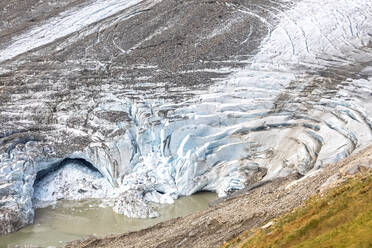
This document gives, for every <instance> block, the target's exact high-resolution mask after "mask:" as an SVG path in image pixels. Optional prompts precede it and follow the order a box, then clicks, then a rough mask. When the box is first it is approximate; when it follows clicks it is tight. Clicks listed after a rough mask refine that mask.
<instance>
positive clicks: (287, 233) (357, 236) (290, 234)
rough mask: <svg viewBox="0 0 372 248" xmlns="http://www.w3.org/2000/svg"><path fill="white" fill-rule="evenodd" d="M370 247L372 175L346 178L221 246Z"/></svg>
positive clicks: (371, 233)
mask: <svg viewBox="0 0 372 248" xmlns="http://www.w3.org/2000/svg"><path fill="white" fill-rule="evenodd" d="M223 247H224V248H227V247H244V248H250V247H252V248H253V247H254V248H261V247H271V248H274V247H283V248H284V247H285V248H288V247H301V248H305V247H316V248H318V247H337V248H338V247H348V248H349V247H358V248H359V247H361V248H362V247H366V248H367V247H369V248H371V247H372V176H371V174H369V175H368V176H364V177H358V178H354V179H349V180H348V181H347V182H344V183H343V184H342V185H340V186H338V187H336V188H334V189H332V190H330V191H329V192H328V193H327V194H325V195H324V196H321V195H316V196H314V197H312V198H311V199H309V200H308V201H307V202H306V204H305V205H304V206H303V207H299V208H297V209H295V210H294V211H292V212H291V213H289V214H286V215H285V216H283V217H280V218H278V219H277V220H275V224H273V225H272V226H271V227H269V228H267V229H261V228H260V229H259V230H255V231H253V232H246V233H243V234H242V235H240V236H239V237H237V238H235V239H234V240H232V241H230V242H229V243H227V244H225V245H224V246H223Z"/></svg>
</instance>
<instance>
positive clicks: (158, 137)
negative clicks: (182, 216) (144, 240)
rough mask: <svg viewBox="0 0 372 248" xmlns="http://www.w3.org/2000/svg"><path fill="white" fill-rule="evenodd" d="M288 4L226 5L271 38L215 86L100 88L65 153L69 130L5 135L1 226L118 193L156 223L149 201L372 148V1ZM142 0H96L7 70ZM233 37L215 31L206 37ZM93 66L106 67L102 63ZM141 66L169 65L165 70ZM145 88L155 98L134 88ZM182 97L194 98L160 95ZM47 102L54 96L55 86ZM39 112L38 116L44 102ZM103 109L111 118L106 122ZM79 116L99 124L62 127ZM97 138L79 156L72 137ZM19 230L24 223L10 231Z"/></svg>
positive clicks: (9, 53) (233, 186)
mask: <svg viewBox="0 0 372 248" xmlns="http://www.w3.org/2000/svg"><path fill="white" fill-rule="evenodd" d="M158 2H161V1H149V3H148V5H146V6H152V5H155V4H156V3H158ZM282 2H283V4H285V5H286V6H287V9H285V10H284V11H281V10H275V6H271V5H268V6H264V7H265V8H269V9H270V8H272V9H273V10H272V11H274V12H275V13H279V14H278V16H275V17H273V16H268V17H263V16H260V15H259V11H254V8H253V7H252V8H250V5H249V4H248V5H247V6H243V5H238V4H234V3H229V2H228V1H227V2H223V3H222V4H224V5H225V6H226V8H234V9H235V10H236V11H237V13H239V15H243V16H248V17H249V18H255V19H256V20H257V21H258V22H260V23H261V25H263V26H264V27H266V30H265V32H266V33H265V34H266V35H265V37H263V39H262V41H261V43H260V45H259V46H258V47H257V51H256V52H255V53H254V54H253V55H252V56H248V57H247V58H244V59H242V60H240V61H239V62H240V63H243V64H244V66H243V67H240V68H233V67H228V66H227V67H222V68H215V69H214V70H215V71H217V73H226V76H225V75H224V76H223V77H219V78H215V79H212V81H213V84H211V85H208V86H207V87H200V88H197V89H188V88H187V87H186V86H180V87H178V88H177V89H175V90H174V92H171V91H168V92H167V91H162V89H161V87H160V85H161V82H158V84H159V85H156V84H155V85H154V84H152V83H146V81H147V77H141V79H140V80H139V81H140V82H138V83H136V85H135V87H133V88H128V89H125V92H124V93H123V94H117V93H116V92H118V91H119V89H120V87H119V86H117V85H114V86H112V85H108V84H107V85H105V84H103V85H101V86H100V87H99V91H96V94H97V95H98V96H97V99H94V101H93V100H92V101H91V102H90V101H85V99H83V100H81V102H82V104H83V105H84V108H81V107H76V109H78V110H76V109H74V108H70V109H69V108H68V107H67V106H68V105H69V103H67V102H62V103H60V104H59V105H58V109H57V113H56V122H57V124H56V125H57V126H56V127H54V128H55V129H56V128H58V130H62V129H63V130H65V132H66V133H68V136H67V137H68V139H66V140H63V141H64V143H63V145H62V146H70V145H71V149H70V148H63V149H66V152H65V151H64V150H63V149H62V148H58V146H57V145H56V143H58V142H55V141H56V140H58V138H55V137H60V136H61V137H63V136H66V135H65V134H64V133H63V132H62V131H56V132H55V133H53V134H52V135H51V136H52V137H53V138H50V139H49V138H45V137H38V135H33V134H30V135H27V136H26V137H16V138H15V139H11V141H12V142H13V143H11V144H10V145H9V143H7V142H6V139H7V138H8V137H9V136H11V135H13V134H16V133H19V132H21V131H18V132H13V131H11V130H10V131H9V130H6V132H5V131H4V133H0V135H1V136H0V137H1V139H2V140H1V142H2V143H1V144H2V145H3V147H4V149H3V150H0V182H1V183H0V196H1V201H0V207H1V208H2V209H8V210H9V212H0V220H4V221H9V218H11V217H9V216H10V214H13V213H15V215H16V216H18V218H19V220H20V222H21V223H22V224H21V225H20V226H23V225H26V224H29V223H32V220H33V209H34V207H40V206H45V204H51V203H53V202H55V201H56V200H58V199H61V198H63V199H85V198H101V199H102V198H111V199H112V206H113V209H114V210H115V211H117V212H118V213H121V214H125V215H127V216H129V217H135V218H151V217H156V216H158V213H157V212H156V210H155V209H153V208H152V207H151V202H152V203H160V204H172V203H173V202H174V200H175V199H177V198H178V197H180V196H187V195H191V194H194V193H196V192H200V191H213V192H216V193H217V194H218V196H219V197H223V196H226V195H229V194H230V193H232V192H234V191H236V190H240V189H243V188H245V187H247V186H248V185H251V184H253V183H256V182H258V181H261V180H271V179H273V178H276V177H285V176H288V175H290V174H292V173H298V174H301V175H306V174H307V173H309V172H311V171H314V170H317V169H319V168H325V167H326V166H327V164H329V163H332V162H335V161H338V160H340V159H342V158H344V157H346V156H348V155H349V154H351V153H352V152H354V151H356V150H360V149H361V148H363V147H364V146H365V145H366V144H368V142H370V141H371V140H372V122H371V120H370V116H371V115H372V113H371V111H372V97H371V95H372V84H371V82H372V33H371V30H372V14H371V13H372V4H371V3H370V2H369V1H367V0H356V1H348V0H338V1H336V0H329V1H312V0H302V1H282ZM137 3H138V1H127V2H125V1H97V2H93V3H92V5H88V6H85V7H83V8H81V9H80V10H74V11H73V12H66V13H64V14H63V15H65V16H62V17H59V18H57V19H54V20H52V21H51V22H50V23H46V24H45V25H44V26H41V27H39V28H38V29H36V30H31V31H30V32H29V33H26V34H24V35H21V36H20V37H19V38H18V39H16V41H15V42H14V43H13V44H11V45H9V46H8V47H7V48H5V49H3V50H1V51H0V62H4V61H6V60H11V59H13V57H15V56H18V55H21V54H23V53H26V52H29V51H32V49H35V48H38V47H39V46H44V45H47V44H48V43H52V42H54V41H55V40H56V39H60V38H62V37H65V36H66V35H70V34H73V33H74V32H76V31H78V32H80V36H84V37H89V35H90V34H92V33H93V32H95V29H92V28H91V27H90V26H89V25H91V24H93V23H95V22H98V21H100V20H103V19H104V20H105V21H107V22H108V21H109V20H107V19H105V18H109V17H110V16H111V15H114V14H117V13H119V12H120V11H121V10H124V9H126V8H128V7H131V6H132V5H135V4H137ZM288 5H289V7H288ZM118 6H119V7H118ZM98 9H99V10H100V11H99V12H96V10H98ZM257 9H258V10H260V8H259V7H258V8H257ZM102 11H103V12H102ZM136 11H138V10H136ZM114 12H115V13H114ZM82 14H84V15H82ZM88 15H89V18H86V19H84V20H85V21H84V22H81V21H79V19H80V18H81V17H82V16H88ZM124 16H128V13H125V15H123V18H124ZM130 16H132V15H130ZM119 19H120V17H119ZM60 20H62V22H63V23H64V24H63V25H62V26H59V28H56V27H58V25H57V26H56V25H55V24H54V22H58V21H60ZM63 20H69V21H68V22H64V21H63ZM120 20H122V19H120ZM70 21H71V22H72V23H73V25H70ZM116 21H117V20H116V19H114V20H112V22H111V23H110V24H109V25H108V24H107V25H106V24H104V25H103V27H96V28H102V29H104V28H107V27H110V26H113V25H114V24H115V22H116ZM64 25H67V26H64ZM86 26H89V27H86ZM231 26H232V27H233V26H234V23H232V24H231ZM84 27H85V28H86V29H87V30H86V31H84ZM60 29H64V30H65V31H64V32H60ZM165 31H166V28H165V29H162V30H161V31H159V32H165ZM225 31H226V30H224V29H223V28H222V30H217V31H216V30H215V32H214V33H212V34H211V35H209V36H208V38H206V39H213V38H214V37H216V36H218V35H219V33H221V32H222V33H223V32H225ZM247 32H248V36H247V37H246V39H245V40H243V41H242V42H241V44H240V45H244V44H245V43H249V42H250V39H253V38H254V35H253V31H252V30H251V31H249V30H247ZM41 34H42V36H40V35H41ZM82 34H83V35H82ZM156 35H157V34H154V37H155V36H156ZM84 37H83V38H84ZM83 38H82V37H79V39H83ZM150 38H152V36H151V37H150ZM76 39H78V38H76ZM113 41H114V40H113ZM24 43H27V44H28V45H27V46H25V45H24ZM65 45H66V44H65ZM64 47H65V46H62V47H60V49H62V50H63V49H64ZM138 47H139V45H138V44H137V45H135V46H133V50H134V49H137V48H138ZM124 50H125V51H131V50H130V49H128V50H127V49H124ZM124 50H123V51H124ZM92 66H93V67H94V68H98V69H99V68H101V65H100V64H99V63H98V62H97V63H92ZM102 67H104V66H103V65H102ZM136 68H137V69H139V70H141V69H144V70H152V71H153V72H156V71H157V70H160V69H159V68H158V67H157V66H153V65H137V67H136ZM4 70H5V69H4ZM198 70H199V71H200V72H202V73H209V72H211V70H209V69H208V68H200V69H198ZM7 72H8V71H6V70H5V73H7ZM190 72H193V70H190V71H187V70H183V71H181V72H180V74H181V75H186V74H188V73H190ZM212 72H213V70H212ZM140 87H143V89H144V90H142V89H136V88H140ZM149 88H151V90H148V89H149ZM179 92H189V93H190V95H189V96H188V95H185V96H184V95H182V97H179V98H176V97H174V98H172V97H169V98H161V97H158V96H160V95H164V94H167V95H169V96H173V95H174V96H177V95H178V94H181V93H179ZM35 94H39V96H38V97H39V99H41V98H43V97H44V96H43V92H36V93H35ZM182 94H183V93H182ZM132 96H135V97H132ZM175 99H176V100H175ZM14 101H17V99H16V98H15V99H14ZM79 101H80V100H79ZM33 104H35V105H36V107H35V108H36V109H41V110H42V109H43V108H44V107H45V106H44V105H38V104H42V103H38V102H34V103H33ZM3 113H5V112H3ZM105 113H106V114H107V113H109V114H110V115H109V116H108V117H107V116H106V117H105V118H103V117H102V116H105ZM39 114H40V115H42V114H43V112H42V111H40V112H39ZM111 115H114V116H115V115H119V116H120V117H118V119H119V120H120V121H109V120H108V119H109V117H111ZM71 116H74V117H76V118H77V119H79V118H81V119H84V123H85V125H87V126H89V127H90V128H89V129H86V128H83V127H82V128H80V127H79V128H76V127H69V126H68V125H63V124H61V123H64V121H65V120H66V119H68V118H70V117H71ZM56 130H57V129H56ZM12 132H13V133H12ZM53 132H54V131H53ZM48 135H49V134H48ZM86 136H89V137H90V139H89V141H88V142H85V143H84V145H81V146H79V147H78V149H75V148H74V146H73V142H75V143H79V142H83V140H84V139H83V138H82V137H86ZM48 137H49V136H48ZM73 137H77V140H78V141H76V140H74V139H73ZM45 140H47V141H45ZM69 141H70V142H71V143H66V142H69ZM58 144H59V143H58ZM5 145H6V146H5ZM58 149H60V150H62V151H63V152H60V151H58ZM87 165H89V166H91V167H94V168H93V169H92V168H87ZM89 166H88V167H89ZM58 175H60V176H58ZM61 175H64V176H61ZM67 175H73V176H72V177H71V178H67ZM83 179H84V181H82V180H83ZM62 189H65V190H62ZM53 192H54V194H53ZM7 218H8V219H7ZM12 218H14V217H12ZM10 226H11V225H10ZM17 228H18V227H17ZM10 231H13V229H12V227H10V228H9V229H7V230H3V231H2V232H3V233H7V232H10Z"/></svg>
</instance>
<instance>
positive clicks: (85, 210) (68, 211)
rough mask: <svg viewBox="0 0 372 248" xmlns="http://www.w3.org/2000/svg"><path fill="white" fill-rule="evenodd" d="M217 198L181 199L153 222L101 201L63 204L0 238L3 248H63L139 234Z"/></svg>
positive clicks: (209, 195) (165, 207)
mask: <svg viewBox="0 0 372 248" xmlns="http://www.w3.org/2000/svg"><path fill="white" fill-rule="evenodd" d="M216 198H217V196H216V194H215V193H210V192H203V193H199V194H195V195H192V196H189V197H182V198H180V199H178V200H176V201H175V204H170V205H162V206H160V207H159V212H160V214H161V216H160V217H158V218H152V219H133V218H128V217H126V216H124V215H119V214H117V213H115V212H114V211H112V208H111V207H100V205H101V204H102V203H101V202H100V201H93V200H85V201H60V202H58V203H57V204H56V205H55V206H53V207H47V208H40V209H37V210H36V215H35V223H34V224H33V225H30V226H27V227H25V228H23V229H21V230H20V231H18V232H16V233H13V234H10V235H7V236H2V237H0V247H1V248H3V247H9V248H11V247H48V246H51V247H63V245H64V244H65V243H66V242H68V241H72V240H76V239H81V238H84V237H86V236H89V235H96V236H104V235H107V234H113V233H125V232H130V231H136V230H140V229H144V228H146V227H149V226H152V225H155V224H157V223H159V222H162V221H165V220H169V219H171V218H176V217H180V216H185V215H188V214H191V213H194V212H197V211H200V210H203V209H206V208H207V207H208V203H209V202H210V201H212V200H215V199H216Z"/></svg>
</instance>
